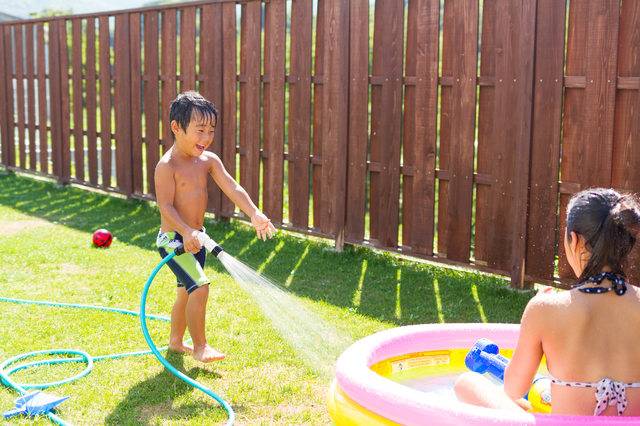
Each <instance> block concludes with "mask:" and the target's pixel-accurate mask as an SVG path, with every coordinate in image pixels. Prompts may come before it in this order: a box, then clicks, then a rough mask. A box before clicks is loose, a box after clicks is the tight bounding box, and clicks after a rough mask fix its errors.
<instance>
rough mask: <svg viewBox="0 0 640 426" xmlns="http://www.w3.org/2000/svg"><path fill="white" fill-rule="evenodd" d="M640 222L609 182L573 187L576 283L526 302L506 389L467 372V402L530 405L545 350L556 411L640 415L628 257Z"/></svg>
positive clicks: (570, 251) (638, 342) (637, 211)
mask: <svg viewBox="0 0 640 426" xmlns="http://www.w3.org/2000/svg"><path fill="white" fill-rule="evenodd" d="M639 228H640V206H639V204H638V201H637V200H636V199H635V198H634V197H633V196H631V195H620V194H619V193H618V192H616V191H614V190H612V189H591V190H585V191H582V192H579V193H578V194H575V195H574V196H573V197H572V198H571V200H570V201H569V205H568V206H567V226H566V231H565V236H564V237H565V238H564V248H565V252H566V255H567V261H568V263H569V265H570V266H571V268H572V269H573V271H574V272H575V274H576V276H577V277H578V281H577V282H578V284H576V285H574V289H573V290H570V291H563V292H551V288H550V287H549V288H546V289H544V290H542V291H540V292H539V293H538V295H536V296H535V297H534V298H533V299H531V301H529V304H528V305H527V307H526V309H525V311H524V314H523V315H522V320H521V328H520V336H519V338H518V343H517V344H516V348H515V350H514V352H513V357H512V358H511V361H510V362H509V364H508V366H507V369H506V371H505V375H504V391H502V390H501V389H500V388H498V387H497V386H495V385H494V384H493V383H492V382H490V381H489V380H488V379H486V378H485V377H484V376H482V375H480V374H477V373H471V372H470V373H464V374H463V375H462V376H460V378H459V379H458V381H457V382H456V384H455V386H454V389H455V391H456V394H457V396H458V398H459V399H460V400H462V401H463V402H467V403H469V404H474V405H480V406H484V407H489V408H499V409H507V410H516V411H519V410H523V409H525V410H526V409H528V406H527V402H526V401H524V400H522V397H523V396H524V395H525V394H526V393H527V392H528V391H529V388H530V387H531V385H532V382H533V379H534V376H535V374H536V371H537V369H538V366H539V365H540V361H541V359H542V355H545V356H546V361H547V367H548V369H549V376H550V379H551V383H552V384H551V402H552V411H551V413H552V414H566V415H604V416H615V415H618V416H640V338H638V333H639V331H640V290H639V289H638V288H636V287H635V286H632V285H629V283H628V281H627V277H626V275H625V272H624V269H623V267H624V264H625V260H626V258H627V256H628V255H629V253H630V252H631V249H632V248H633V245H634V244H635V241H636V235H637V232H638V230H639Z"/></svg>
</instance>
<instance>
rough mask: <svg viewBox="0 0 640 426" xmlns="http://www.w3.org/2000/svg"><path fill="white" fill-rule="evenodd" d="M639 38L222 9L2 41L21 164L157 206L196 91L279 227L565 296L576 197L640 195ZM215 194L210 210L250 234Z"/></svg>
mask: <svg viewBox="0 0 640 426" xmlns="http://www.w3.org/2000/svg"><path fill="white" fill-rule="evenodd" d="M373 3H375V4H373ZM638 28H640V3H638V2H637V1H636V0H622V1H621V0H571V2H570V3H569V2H565V1H558V0H524V1H523V0H483V1H479V0H408V1H406V2H405V1H404V0H377V1H375V2H370V1H369V0H317V2H314V1H312V0H293V1H286V0H269V1H267V2H264V3H263V2H261V1H258V0H256V1H251V0H249V1H241V2H240V1H234V0H230V1H227V0H219V1H215V0H209V1H203V2H198V3H184V4H174V5H168V6H159V7H154V8H145V9H138V10H127V11H116V12H111V13H100V14H94V15H78V16H69V17H60V18H49V19H37V20H30V21H19V22H17V21H16V22H11V23H3V24H1V25H0V140H1V151H2V164H3V165H5V166H7V167H9V168H10V169H19V170H29V171H32V172H35V173H39V174H44V175H47V176H52V177H55V178H57V179H59V180H60V182H62V183H69V182H73V183H80V184H83V185H88V186H95V187H100V188H103V189H106V190H110V191H117V192H121V193H123V194H126V195H127V196H130V197H143V198H151V199H153V197H154V184H153V171H154V167H155V164H156V163H157V161H158V159H159V157H160V155H162V153H163V152H164V151H165V150H166V149H168V148H169V147H170V146H171V141H172V139H171V134H170V130H169V125H168V110H169V105H170V102H171V101H172V99H174V97H175V96H176V94H177V93H178V92H179V91H184V90H188V89H192V90H193V89H195V90H198V91H200V92H201V93H202V94H203V95H204V96H205V97H207V98H209V99H211V100H212V101H213V102H214V103H215V104H216V105H217V106H218V108H219V110H220V119H219V124H218V126H217V131H216V133H217V134H216V137H215V140H214V143H213V144H212V147H211V148H210V149H211V150H212V151H213V152H215V153H217V154H218V155H219V156H220V157H221V158H222V160H223V162H224V164H225V166H226V167H227V169H228V170H229V172H230V173H231V174H232V175H235V176H237V177H238V180H239V181H240V183H241V185H242V186H243V187H245V188H246V189H247V191H248V193H249V194H250V195H251V197H252V198H253V199H254V200H256V201H257V200H259V199H260V200H261V205H262V209H263V210H264V211H265V213H266V214H267V215H268V216H269V217H270V218H271V219H272V220H273V222H274V223H276V224H278V225H279V226H281V227H284V228H286V229H290V230H295V231H299V232H303V233H312V234H315V235H319V236H323V237H327V238H331V239H334V240H335V242H336V246H337V247H338V248H340V247H342V245H343V244H344V243H348V244H358V245H368V246H373V247H376V248H380V249H383V250H388V251H393V252H401V253H403V254H407V255H409V256H415V257H419V258H424V259H430V260H435V261H438V262H445V263H449V264H455V265H471V266H472V267H475V268H477V269H480V270H483V271H489V272H494V273H498V274H503V275H506V276H510V277H511V280H512V285H514V286H518V287H522V286H525V287H526V286H527V285H530V282H532V281H535V282H555V283H556V285H558V286H563V285H565V284H566V283H568V282H570V279H569V277H571V272H570V270H569V268H568V267H567V265H566V264H565V262H564V255H563V249H562V247H563V244H562V243H563V235H564V229H563V227H562V224H563V223H564V209H565V207H566V204H567V201H568V198H569V197H570V196H571V194H573V193H575V192H577V191H578V190H580V189H583V188H587V187H591V186H605V187H615V188H618V189H621V190H624V191H634V192H638V191H640V176H639V173H640V172H636V171H637V170H640V149H639V147H640V145H639V144H638V128H639V124H640V121H639V118H640V115H639V114H638V111H639V109H640V97H639V96H638V92H639V89H640V54H639V53H640V32H639V31H638ZM114 160H115V164H114V163H113V162H114ZM112 170H114V171H115V172H114V173H112ZM210 187H211V188H210V196H209V210H210V211H211V212H213V213H215V214H216V215H217V216H218V217H232V216H235V217H237V216H240V215H239V214H238V213H237V212H236V211H235V209H234V206H233V205H232V203H231V202H230V201H229V200H228V199H227V198H226V197H225V196H224V195H223V194H222V193H221V192H220V190H219V189H218V188H217V187H216V186H215V185H210ZM558 247H559V248H558ZM557 256H559V258H560V259H561V260H560V261H559V262H558V261H557V260H556V259H557ZM639 263H640V262H639V261H638V256H634V260H633V265H632V266H633V268H632V270H634V271H636V270H637V266H638V264H639ZM634 276H635V277H636V278H638V277H639V276H640V274H637V273H635V272H634Z"/></svg>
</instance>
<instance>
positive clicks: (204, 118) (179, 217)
mask: <svg viewBox="0 0 640 426" xmlns="http://www.w3.org/2000/svg"><path fill="white" fill-rule="evenodd" d="M217 119H218V112H217V110H216V108H215V107H214V106H213V104H212V103H211V102H209V101H208V100H206V99H205V98H204V97H202V96H201V95H200V94H198V93H195V92H185V93H182V94H180V95H178V97H177V98H176V99H175V100H174V101H173V103H172V104H171V112H170V120H171V131H172V133H173V146H172V147H171V148H170V149H169V150H168V151H167V152H166V153H165V154H164V155H163V156H162V158H161V159H160V161H159V162H158V165H157V166H156V170H155V187H156V197H157V200H158V208H159V209H160V214H161V216H162V225H161V228H160V232H159V233H158V239H157V242H156V244H157V246H158V251H159V252H160V255H161V256H162V257H163V258H164V257H165V256H167V255H168V254H169V253H170V252H171V251H173V249H174V248H175V247H177V246H179V245H180V244H183V245H184V249H185V252H186V253H185V254H183V255H182V256H176V257H174V258H173V259H172V260H171V261H169V262H168V265H169V267H170V268H171V270H172V271H173V272H174V274H176V277H177V278H178V289H177V297H176V301H175V303H174V305H173V309H172V311H171V334H170V337H169V349H171V350H173V351H175V352H177V353H183V352H187V353H191V354H193V358H194V359H196V360H198V361H202V362H211V361H219V360H222V359H224V357H225V354H223V353H220V352H218V351H216V350H215V349H213V348H211V347H210V346H209V345H208V344H207V338H206V334H205V318H206V307H207V299H208V297H209V285H208V284H209V283H210V280H209V279H208V278H207V277H206V275H205V274H204V272H203V269H202V268H203V267H204V261H205V258H206V251H205V249H204V247H202V246H201V245H200V243H199V242H198V234H199V233H200V232H204V228H203V226H202V225H203V222H204V214H205V210H206V207H207V174H210V175H211V176H212V177H213V179H214V180H215V181H216V183H217V184H218V186H219V187H220V189H222V191H224V193H225V194H226V195H227V196H228V197H229V198H230V199H231V201H233V202H234V203H235V204H236V205H237V206H238V207H239V208H240V209H241V210H242V211H243V212H244V213H245V214H246V215H247V216H249V217H250V218H251V223H252V225H253V226H254V227H255V229H256V231H257V233H258V236H259V237H260V238H262V239H263V240H266V238H267V236H268V237H269V238H271V237H272V236H273V232H275V228H274V226H273V224H272V223H271V221H270V220H269V219H268V218H267V217H266V216H265V215H264V214H262V212H260V210H259V209H258V208H257V207H256V205H255V204H254V203H253V202H252V201H251V198H249V195H248V194H247V192H246V191H245V190H244V189H243V188H242V187H241V186H240V185H239V184H238V183H237V182H236V181H235V180H234V179H233V178H232V177H231V175H229V173H227V171H226V170H225V168H224V166H223V164H222V161H220V158H218V156H216V155H215V154H214V153H212V152H210V151H207V148H208V147H209V145H210V144H211V142H212V141H213V136H214V132H215V126H216V124H217ZM187 328H189V333H190V334H191V338H192V339H193V347H191V346H189V345H186V344H185V343H184V342H183V339H184V334H185V331H186V329H187Z"/></svg>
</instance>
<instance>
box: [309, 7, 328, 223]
mask: <svg viewBox="0 0 640 426" xmlns="http://www.w3.org/2000/svg"><path fill="white" fill-rule="evenodd" d="M324 10H325V0H318V9H317V13H316V46H315V59H314V68H313V69H314V74H315V75H316V76H317V75H322V76H323V75H324V56H325V49H324V26H325V23H324V22H325V19H324V16H325V13H324ZM323 86H324V82H323V83H322V84H318V83H315V84H314V85H313V157H314V158H320V159H322V144H323V141H322V139H323V138H322V133H323V131H322V123H323V122H324V120H323V114H324V90H323V89H324V87H323ZM311 188H312V194H313V227H314V228H315V229H318V230H319V229H320V227H321V216H322V165H321V164H316V163H315V162H314V163H313V165H312V183H311Z"/></svg>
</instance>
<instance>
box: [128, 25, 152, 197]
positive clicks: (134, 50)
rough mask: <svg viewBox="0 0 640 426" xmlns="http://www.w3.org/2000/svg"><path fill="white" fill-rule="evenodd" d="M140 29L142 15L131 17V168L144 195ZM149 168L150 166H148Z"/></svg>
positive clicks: (137, 188) (136, 188)
mask: <svg viewBox="0 0 640 426" xmlns="http://www.w3.org/2000/svg"><path fill="white" fill-rule="evenodd" d="M141 35H142V34H141V28H140V14H139V13H132V14H130V15H129V40H130V52H131V53H130V57H131V72H130V74H129V75H130V77H129V78H130V81H131V83H130V84H131V88H130V95H129V96H130V99H131V168H132V184H133V192H134V193H136V194H144V193H145V188H144V170H143V164H142V161H143V160H142V150H143V144H142V78H141V77H142V58H141V57H140V56H141V55H140V51H141V46H142V41H141ZM147 167H148V166H147Z"/></svg>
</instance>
